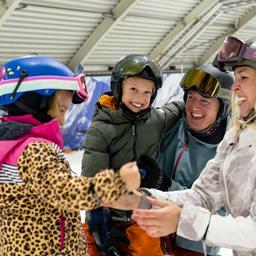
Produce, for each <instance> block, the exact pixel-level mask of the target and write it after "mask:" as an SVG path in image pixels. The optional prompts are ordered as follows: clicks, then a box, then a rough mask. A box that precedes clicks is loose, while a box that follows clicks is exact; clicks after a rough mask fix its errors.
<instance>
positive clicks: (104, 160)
mask: <svg viewBox="0 0 256 256" xmlns="http://www.w3.org/2000/svg"><path fill="white" fill-rule="evenodd" d="M103 96H105V97H106V98H107V100H111V96H107V95H103ZM108 97H109V98H108ZM100 102H101V101H99V102H98V103H97V106H96V110H95V113H94V117H93V121H92V124H91V126H90V127H89V129H88V130H87V133H86V140H85V143H84V155H83V161H82V175H83V176H90V177H91V176H94V175H95V174H96V173H97V172H99V171H100V170H101V169H105V168H113V169H114V170H118V169H119V168H120V167H121V165H123V164H124V163H127V162H129V161H136V160H138V159H139V158H140V157H141V156H142V155H144V154H145V155H148V156H150V157H152V158H156V156H157V153H158V150H159V142H160V138H161V135H162V134H163V132H164V131H166V130H168V129H169V128H170V127H172V126H173V125H174V124H175V123H176V122H177V121H178V120H179V118H180V117H181V116H182V113H183V108H184V103H183V102H173V103H169V104H167V105H165V106H164V107H163V108H161V109H156V108H153V107H151V108H150V111H149V112H147V113H146V114H145V115H143V116H141V117H138V118H136V120H134V121H132V120H131V119H129V118H128V117H127V116H126V115H125V114H124V112H123V111H122V109H114V108H113V107H112V106H111V107H110V105H111V104H106V103H104V105H102V104H100Z"/></svg>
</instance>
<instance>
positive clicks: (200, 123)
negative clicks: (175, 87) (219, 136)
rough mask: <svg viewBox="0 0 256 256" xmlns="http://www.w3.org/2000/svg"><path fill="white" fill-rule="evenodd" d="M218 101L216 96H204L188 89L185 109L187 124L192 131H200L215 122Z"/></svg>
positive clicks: (218, 105)
mask: <svg viewBox="0 0 256 256" xmlns="http://www.w3.org/2000/svg"><path fill="white" fill-rule="evenodd" d="M219 107H220V103H219V101H218V99H216V98H206V97H203V96H201V95H200V94H199V93H198V92H197V91H194V90H191V91H188V94H187V99H186V103H185V111H186V116H187V122H188V126H189V128H190V129H191V130H192V131H195V132H200V131H203V130H205V129H206V128H208V127H209V126H210V125H212V124H214V123H215V122H216V119H217V116H218V112H219Z"/></svg>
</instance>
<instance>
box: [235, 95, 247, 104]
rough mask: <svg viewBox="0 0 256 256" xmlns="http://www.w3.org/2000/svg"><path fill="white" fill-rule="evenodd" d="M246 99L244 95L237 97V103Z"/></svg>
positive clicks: (241, 102)
mask: <svg viewBox="0 0 256 256" xmlns="http://www.w3.org/2000/svg"><path fill="white" fill-rule="evenodd" d="M246 100H247V98H246V97H237V104H238V105H240V104H243V103H244V102H245V101H246Z"/></svg>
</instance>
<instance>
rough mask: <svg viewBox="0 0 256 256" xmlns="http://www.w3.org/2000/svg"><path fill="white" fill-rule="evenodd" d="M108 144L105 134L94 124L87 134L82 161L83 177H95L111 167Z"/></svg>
mask: <svg viewBox="0 0 256 256" xmlns="http://www.w3.org/2000/svg"><path fill="white" fill-rule="evenodd" d="M107 147H108V143H107V141H106V139H105V136H104V134H102V132H101V131H100V130H99V129H97V127H96V123H93V124H92V125H91V126H90V127H89V129H88V130H87V132H86V139H85V142H84V154H83V160H82V176H88V177H93V176H94V175H95V174H96V173H97V172H99V171H100V170H101V169H107V168H109V166H110V163H109V161H110V160H109V159H110V157H109V153H108V150H107Z"/></svg>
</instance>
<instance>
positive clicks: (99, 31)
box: [68, 0, 138, 69]
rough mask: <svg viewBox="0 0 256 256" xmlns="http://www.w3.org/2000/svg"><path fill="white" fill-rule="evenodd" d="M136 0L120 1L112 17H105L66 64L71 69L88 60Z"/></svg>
mask: <svg viewBox="0 0 256 256" xmlns="http://www.w3.org/2000/svg"><path fill="white" fill-rule="evenodd" d="M136 1H138V0H122V1H120V2H119V4H117V5H116V7H115V8H114V9H113V10H112V13H113V15H111V16H110V17H105V18H104V20H103V21H102V22H101V23H100V25H99V26H98V27H97V28H96V29H95V30H94V31H93V33H92V34H91V35H90V37H89V38H88V39H87V40H86V41H85V42H84V44H83V45H82V47H81V48H80V49H79V50H78V51H77V53H76V54H75V55H74V56H73V58H72V59H71V60H70V62H69V63H68V66H69V67H70V68H71V69H75V67H76V66H77V65H79V64H83V63H84V62H85V61H86V59H87V58H88V56H89V54H90V53H91V52H92V51H93V49H94V48H95V47H96V46H97V45H98V44H99V43H100V42H101V41H102V40H103V38H104V37H105V36H106V34H107V33H108V32H109V31H110V30H111V29H112V28H113V26H114V25H116V24H117V23H118V21H120V20H121V19H122V18H123V17H124V16H125V15H126V14H127V13H128V12H129V11H130V9H131V8H133V6H134V5H135V4H136Z"/></svg>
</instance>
